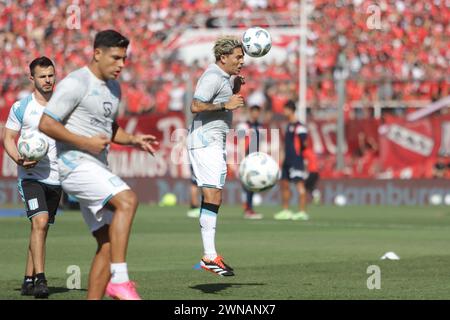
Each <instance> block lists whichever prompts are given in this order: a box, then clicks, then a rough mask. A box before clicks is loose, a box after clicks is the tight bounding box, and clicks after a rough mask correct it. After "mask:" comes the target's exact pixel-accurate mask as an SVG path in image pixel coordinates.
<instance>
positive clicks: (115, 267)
mask: <svg viewBox="0 0 450 320" xmlns="http://www.w3.org/2000/svg"><path fill="white" fill-rule="evenodd" d="M127 281H130V279H129V278H128V268H127V263H126V262H122V263H111V283H124V282H127Z"/></svg>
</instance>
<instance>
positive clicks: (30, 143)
mask: <svg viewBox="0 0 450 320" xmlns="http://www.w3.org/2000/svg"><path fill="white" fill-rule="evenodd" d="M17 149H18V150H19V154H20V155H21V156H22V157H23V158H24V159H25V160H30V161H39V160H41V159H42V158H44V157H45V155H46V154H47V151H48V141H47V139H46V137H45V136H44V135H43V134H42V133H39V132H37V131H36V132H28V133H22V134H21V136H20V137H19V141H18V142H17Z"/></svg>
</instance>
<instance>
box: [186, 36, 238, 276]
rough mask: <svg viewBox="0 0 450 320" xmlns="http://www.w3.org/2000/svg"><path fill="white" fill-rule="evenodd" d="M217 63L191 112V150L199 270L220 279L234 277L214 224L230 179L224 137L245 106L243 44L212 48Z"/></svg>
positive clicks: (231, 41) (221, 42)
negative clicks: (217, 243)
mask: <svg viewBox="0 0 450 320" xmlns="http://www.w3.org/2000/svg"><path fill="white" fill-rule="evenodd" d="M213 51H214V56H215V63H212V64H210V65H209V66H208V68H207V69H206V70H205V71H204V72H203V74H202V76H201V77H200V79H199V80H198V82H197V86H196V89H195V93H194V97H193V101H192V104H191V111H192V113H194V114H195V117H194V119H193V121H192V125H191V127H190V129H189V134H188V139H187V148H188V153H189V159H190V161H191V164H192V168H193V172H194V178H195V181H196V182H197V186H199V187H200V188H201V190H202V196H203V197H202V202H201V206H200V227H201V235H202V242H203V249H204V256H203V258H202V259H201V261H200V266H201V267H202V268H203V269H205V270H208V271H211V272H213V273H215V274H217V275H220V276H233V275H234V273H233V268H231V267H230V266H229V265H227V264H226V263H225V262H224V260H223V258H222V256H220V255H219V254H217V252H216V247H215V233H216V222H217V215H218V213H219V208H220V205H221V203H222V188H223V186H224V184H225V178H226V175H227V163H226V149H225V143H226V135H227V132H228V131H229V129H230V127H231V123H232V119H233V110H235V109H237V108H240V107H243V106H244V99H243V98H242V96H241V95H239V94H238V93H239V91H240V88H241V85H242V84H243V83H244V79H243V78H242V77H240V76H238V75H239V73H240V71H241V68H242V66H243V64H244V51H243V49H242V43H241V42H240V41H239V40H238V39H236V38H234V37H221V38H219V39H217V40H216V42H215V44H214V49H213Z"/></svg>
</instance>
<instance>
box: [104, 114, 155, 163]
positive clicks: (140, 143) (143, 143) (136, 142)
mask: <svg viewBox="0 0 450 320" xmlns="http://www.w3.org/2000/svg"><path fill="white" fill-rule="evenodd" d="M112 142H114V143H117V144H121V145H132V146H135V147H137V148H139V149H141V150H144V151H147V152H148V153H150V154H152V155H153V154H154V153H155V151H156V150H155V146H157V145H158V144H159V143H158V141H157V140H156V137H155V136H153V135H151V134H137V135H132V134H129V133H127V132H126V131H125V130H123V129H122V128H121V127H120V126H119V125H118V124H117V122H114V123H113V138H112Z"/></svg>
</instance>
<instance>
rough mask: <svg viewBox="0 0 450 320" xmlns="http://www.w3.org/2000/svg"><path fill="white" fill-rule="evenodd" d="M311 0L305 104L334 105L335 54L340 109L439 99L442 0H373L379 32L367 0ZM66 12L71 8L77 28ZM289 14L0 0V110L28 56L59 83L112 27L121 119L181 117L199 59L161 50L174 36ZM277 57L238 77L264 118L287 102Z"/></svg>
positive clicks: (254, 7)
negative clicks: (214, 21)
mask: <svg viewBox="0 0 450 320" xmlns="http://www.w3.org/2000/svg"><path fill="white" fill-rule="evenodd" d="M312 3H313V4H314V10H312V11H311V13H310V21H309V29H310V30H311V32H310V35H309V36H308V47H309V48H308V76H309V83H308V91H307V98H308V104H309V106H311V107H327V106H334V105H335V101H336V91H335V88H334V82H333V72H334V70H335V69H336V67H337V65H338V57H339V56H340V55H344V56H345V57H346V61H347V64H346V65H347V68H348V80H347V84H346V92H347V100H348V102H349V106H350V107H351V106H358V104H359V105H360V106H361V105H362V106H371V105H373V103H375V102H380V101H391V100H395V101H402V102H403V103H404V105H405V106H408V103H414V102H417V101H419V102H423V103H426V102H430V101H434V100H437V99H438V98H439V97H442V96H446V95H448V92H449V79H448V71H449V61H450V50H448V49H449V47H448V45H449V44H448V38H449V36H450V25H449V23H448V21H450V8H449V2H448V1H443V0H434V1H427V2H424V1H417V0H395V1H386V0H385V1H380V2H379V9H380V16H379V18H380V20H379V25H378V26H377V25H376V24H374V26H372V27H373V28H372V27H371V25H370V24H369V23H368V19H369V18H370V17H371V15H373V12H372V11H368V6H369V5H371V4H372V2H370V1H363V0H339V1H325V0H314V1H312ZM71 5H76V7H70V6H71ZM74 8H79V11H78V12H79V13H80V15H79V18H80V20H79V21H78V22H79V23H78V25H77V20H76V16H75V14H76V13H77V11H76V9H74ZM298 10H299V5H298V2H297V1H293V0H275V1H268V0H246V1H231V0H209V1H206V0H203V1H196V0H184V1H181V0H179V1H175V0H172V1H170V0H161V1H133V0H125V1H121V2H120V4H115V3H114V2H113V1H108V0H100V1H64V0H54V1H44V0H36V1H33V0H29V1H22V2H21V3H20V4H19V3H18V2H16V1H8V0H3V1H0V12H2V15H1V16H0V45H1V47H2V59H0V68H1V70H2V72H1V74H0V81H1V83H2V87H1V94H0V108H1V109H4V108H5V107H9V106H10V105H11V103H12V102H13V101H14V100H16V99H17V97H20V96H21V95H22V94H23V93H22V91H23V90H29V88H28V83H27V80H26V79H25V78H24V72H26V66H27V62H29V61H30V60H31V58H32V57H36V56H38V55H47V56H49V57H53V59H54V61H55V63H56V65H57V72H58V75H59V77H60V78H61V77H63V76H64V75H65V74H67V73H68V72H70V71H71V70H73V69H75V68H76V67H79V66H80V65H82V64H83V62H84V61H86V58H88V57H87V55H89V54H90V42H91V39H90V37H92V36H93V34H94V33H95V32H96V31H97V30H99V29H104V28H108V27H115V28H118V29H120V30H121V31H122V32H123V33H124V34H127V35H130V37H131V39H132V44H131V50H130V55H129V59H128V66H127V68H126V69H125V71H124V73H123V74H122V83H123V89H124V90H123V92H124V95H125V99H124V110H123V112H124V113H125V112H129V113H140V112H146V111H150V110H153V111H156V112H158V113H164V112H167V111H168V110H174V111H177V110H182V109H183V101H184V100H183V97H184V93H185V92H186V90H187V88H186V80H187V79H191V80H192V81H195V79H196V76H197V75H198V74H199V73H200V72H201V70H202V68H203V67H204V65H202V62H201V61H199V62H195V63H193V64H191V65H186V64H185V63H183V62H182V60H181V59H179V58H178V57H177V55H176V53H174V52H168V50H166V49H165V48H166V46H167V44H168V43H169V42H170V41H171V40H173V39H174V38H176V37H177V36H179V35H180V33H181V31H182V30H185V29H186V28H198V27H213V26H212V25H211V23H210V20H208V19H207V18H206V19H205V17H210V18H211V17H222V18H226V19H230V18H231V17H233V16H235V17H239V16H248V15H249V14H257V13H260V14H273V13H274V12H282V13H287V14H291V15H293V16H296V15H297V16H298ZM86 12H93V14H92V15H90V16H89V15H87V14H85V13H86ZM372 18H373V17H372ZM375 18H376V17H375ZM375 22H376V21H375ZM174 26H175V27H174ZM77 27H79V29H77ZM241 27H244V25H242V26H241ZM287 50H288V55H287V63H280V64H277V63H274V64H271V65H265V64H258V65H250V66H248V67H247V68H246V70H245V75H246V76H247V77H248V79H252V81H251V82H252V85H248V86H247V87H246V88H245V91H244V94H245V95H250V94H251V93H252V92H254V91H256V92H258V91H261V92H262V93H263V95H264V98H265V102H266V107H267V108H268V109H271V110H272V111H273V112H274V113H278V112H281V111H282V107H283V105H284V103H285V102H286V101H287V100H289V99H292V100H294V101H296V100H297V97H296V95H297V91H298V81H297V80H298V68H297V67H296V66H297V65H298V63H299V59H298V49H297V46H292V47H288V48H287ZM249 83H250V82H249ZM2 113H3V112H2Z"/></svg>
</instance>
